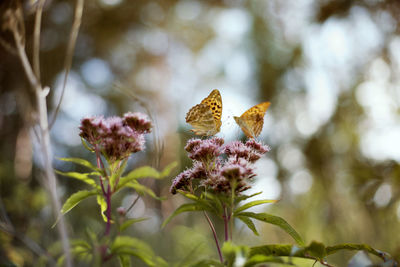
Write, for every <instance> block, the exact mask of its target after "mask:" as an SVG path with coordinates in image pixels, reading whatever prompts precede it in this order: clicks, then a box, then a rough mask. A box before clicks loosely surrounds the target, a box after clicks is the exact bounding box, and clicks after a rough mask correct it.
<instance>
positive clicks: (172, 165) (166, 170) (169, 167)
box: [159, 161, 178, 179]
mask: <svg viewBox="0 0 400 267" xmlns="http://www.w3.org/2000/svg"><path fill="white" fill-rule="evenodd" d="M176 166H178V162H176V161H174V162H171V163H170V164H168V165H167V166H166V167H165V168H164V170H162V172H161V173H160V176H159V178H160V179H163V178H165V177H167V176H168V175H169V174H170V173H171V171H172V170H173V169H174V168H176Z"/></svg>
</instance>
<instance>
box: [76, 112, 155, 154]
mask: <svg viewBox="0 0 400 267" xmlns="http://www.w3.org/2000/svg"><path fill="white" fill-rule="evenodd" d="M127 114H128V115H127ZM127 114H125V117H124V118H121V117H116V116H114V117H109V118H104V117H103V116H94V117H86V118H83V119H82V121H81V126H80V127H79V128H80V130H81V131H80V133H79V135H80V136H81V137H82V138H84V139H85V140H86V141H87V142H88V143H89V144H90V145H91V146H92V148H93V150H96V151H99V152H101V153H102V154H103V155H104V156H105V157H106V158H107V159H108V160H109V161H110V162H115V161H116V160H121V159H124V158H127V157H129V155H130V154H132V153H136V152H139V151H142V150H143V149H144V143H145V139H144V135H143V133H145V132H146V130H144V128H143V127H142V128H140V127H139V130H136V129H135V128H134V127H132V126H129V125H128V124H127V123H126V118H127V117H128V118H132V117H134V116H131V115H129V113H127ZM149 129H150V128H149ZM147 131H149V130H147Z"/></svg>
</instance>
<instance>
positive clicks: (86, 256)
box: [71, 239, 92, 261]
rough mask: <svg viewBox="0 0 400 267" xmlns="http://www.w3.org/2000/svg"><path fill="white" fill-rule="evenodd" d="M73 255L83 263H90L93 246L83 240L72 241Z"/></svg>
mask: <svg viewBox="0 0 400 267" xmlns="http://www.w3.org/2000/svg"><path fill="white" fill-rule="evenodd" d="M71 247H72V250H71V252H72V254H73V255H74V256H75V257H76V258H78V259H80V260H81V261H90V260H91V258H92V246H91V245H90V244H89V243H88V242H86V241H85V240H83V239H75V240H71Z"/></svg>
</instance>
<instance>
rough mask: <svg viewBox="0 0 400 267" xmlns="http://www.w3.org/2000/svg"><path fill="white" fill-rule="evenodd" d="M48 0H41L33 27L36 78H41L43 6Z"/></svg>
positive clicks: (33, 62) (33, 61)
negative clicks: (40, 55) (40, 52)
mask: <svg viewBox="0 0 400 267" xmlns="http://www.w3.org/2000/svg"><path fill="white" fill-rule="evenodd" d="M45 2H46V0H39V2H38V5H37V9H36V15H35V27H34V29H33V49H32V50H33V51H32V52H33V59H32V64H33V71H34V72H35V75H36V78H37V79H38V80H40V59H39V50H40V28H41V25H42V13H43V6H44V3H45Z"/></svg>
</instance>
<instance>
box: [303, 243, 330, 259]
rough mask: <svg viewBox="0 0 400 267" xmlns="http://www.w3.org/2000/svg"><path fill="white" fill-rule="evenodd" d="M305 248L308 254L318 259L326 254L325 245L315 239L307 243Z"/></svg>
mask: <svg viewBox="0 0 400 267" xmlns="http://www.w3.org/2000/svg"><path fill="white" fill-rule="evenodd" d="M305 250H306V253H307V254H308V255H310V256H312V257H314V258H317V259H319V260H323V259H324V258H325V257H326V255H327V254H326V249H325V245H324V244H322V243H320V242H317V241H313V242H311V244H310V245H308V246H307V247H306V248H305Z"/></svg>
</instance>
